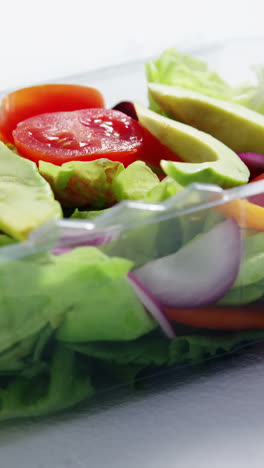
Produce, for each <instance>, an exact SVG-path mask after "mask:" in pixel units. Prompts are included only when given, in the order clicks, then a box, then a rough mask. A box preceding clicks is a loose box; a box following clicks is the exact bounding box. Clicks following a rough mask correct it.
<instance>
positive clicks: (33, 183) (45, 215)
mask: <svg viewBox="0 0 264 468" xmlns="http://www.w3.org/2000/svg"><path fill="white" fill-rule="evenodd" d="M61 217H62V211H61V207H60V204H59V203H58V202H56V201H55V199H54V196H53V192H52V190H51V188H50V186H49V184H48V183H47V182H46V181H45V179H43V177H41V175H40V174H39V172H38V169H37V166H36V165H35V163H33V162H32V161H29V160H27V159H25V158H22V157H21V156H18V155H17V154H16V153H14V152H13V151H12V150H11V149H9V148H8V147H7V146H6V145H5V144H4V143H2V142H0V231H3V232H5V233H6V234H9V235H10V236H11V237H13V238H14V239H17V240H25V239H26V238H27V236H28V234H29V233H30V231H32V230H33V229H35V228H37V227H38V226H40V225H41V224H43V223H45V222H46V221H49V220H51V219H57V218H61Z"/></svg>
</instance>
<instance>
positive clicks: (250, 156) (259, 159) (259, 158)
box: [238, 153, 264, 169]
mask: <svg viewBox="0 0 264 468" xmlns="http://www.w3.org/2000/svg"><path fill="white" fill-rule="evenodd" d="M238 156H239V157H240V159H242V161H243V162H244V163H245V164H246V166H249V167H254V168H259V169H264V154H260V153H238Z"/></svg>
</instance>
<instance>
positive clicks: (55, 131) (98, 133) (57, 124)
mask: <svg viewBox="0 0 264 468" xmlns="http://www.w3.org/2000/svg"><path fill="white" fill-rule="evenodd" d="M143 135H144V132H143V129H142V127H141V126H140V124H139V123H138V122H136V121H135V120H133V119H132V118H131V117H128V116H127V115H125V114H123V113H122V112H119V111H116V110H111V109H82V110H78V111H72V112H53V113H51V114H41V115H38V116H36V117H31V118H29V119H26V120H24V121H23V122H20V123H19V124H18V125H17V128H16V129H15V130H14V131H13V137H14V142H15V146H16V147H17V149H18V152H19V153H20V154H21V155H22V156H24V157H26V158H28V159H31V160H32V161H34V162H36V163H37V162H38V161H39V160H43V161H48V162H52V163H53V164H57V165H61V164H63V163H65V162H67V161H72V160H82V161H89V160H94V159H99V158H107V159H111V160H114V161H120V162H122V163H123V164H124V165H125V166H127V165H129V164H131V163H132V162H134V161H136V160H137V159H140V158H139V155H140V154H141V151H142V146H143Z"/></svg>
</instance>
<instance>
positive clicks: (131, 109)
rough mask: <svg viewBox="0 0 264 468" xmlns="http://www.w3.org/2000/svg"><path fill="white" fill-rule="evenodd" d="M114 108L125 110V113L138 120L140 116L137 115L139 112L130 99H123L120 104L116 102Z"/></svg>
mask: <svg viewBox="0 0 264 468" xmlns="http://www.w3.org/2000/svg"><path fill="white" fill-rule="evenodd" d="M113 109H114V110H118V111H120V112H123V114H126V115H128V116H129V117H132V119H134V120H138V116H137V113H136V111H135V106H134V104H133V103H132V102H130V101H121V102H119V103H118V104H116V105H115V106H114V107H113Z"/></svg>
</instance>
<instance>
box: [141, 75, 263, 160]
mask: <svg viewBox="0 0 264 468" xmlns="http://www.w3.org/2000/svg"><path fill="white" fill-rule="evenodd" d="M149 93H150V95H151V97H152V99H154V101H155V102H156V103H157V104H158V105H159V106H160V108H161V110H162V111H164V112H166V114H167V115H168V116H169V117H171V118H173V119H175V120H178V121H180V122H183V123H185V124H187V125H191V126H193V127H195V128H197V129H199V130H202V131H203V132H206V133H209V134H210V135H213V136H214V137H215V138H217V139H218V140H220V141H222V142H223V143H224V144H225V145H227V146H229V148H231V149H232V150H233V151H235V152H236V153H242V152H250V151H251V152H255V153H264V116H263V115H261V114H259V113H258V112H255V111H254V110H251V109H248V108H247V107H244V106H241V105H239V104H236V103H233V102H230V101H225V100H223V99H217V98H213V97H209V96H205V95H204V94H200V93H198V92H196V91H191V90H189V89H185V88H180V87H176V86H167V85H163V84H150V85H149Z"/></svg>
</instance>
